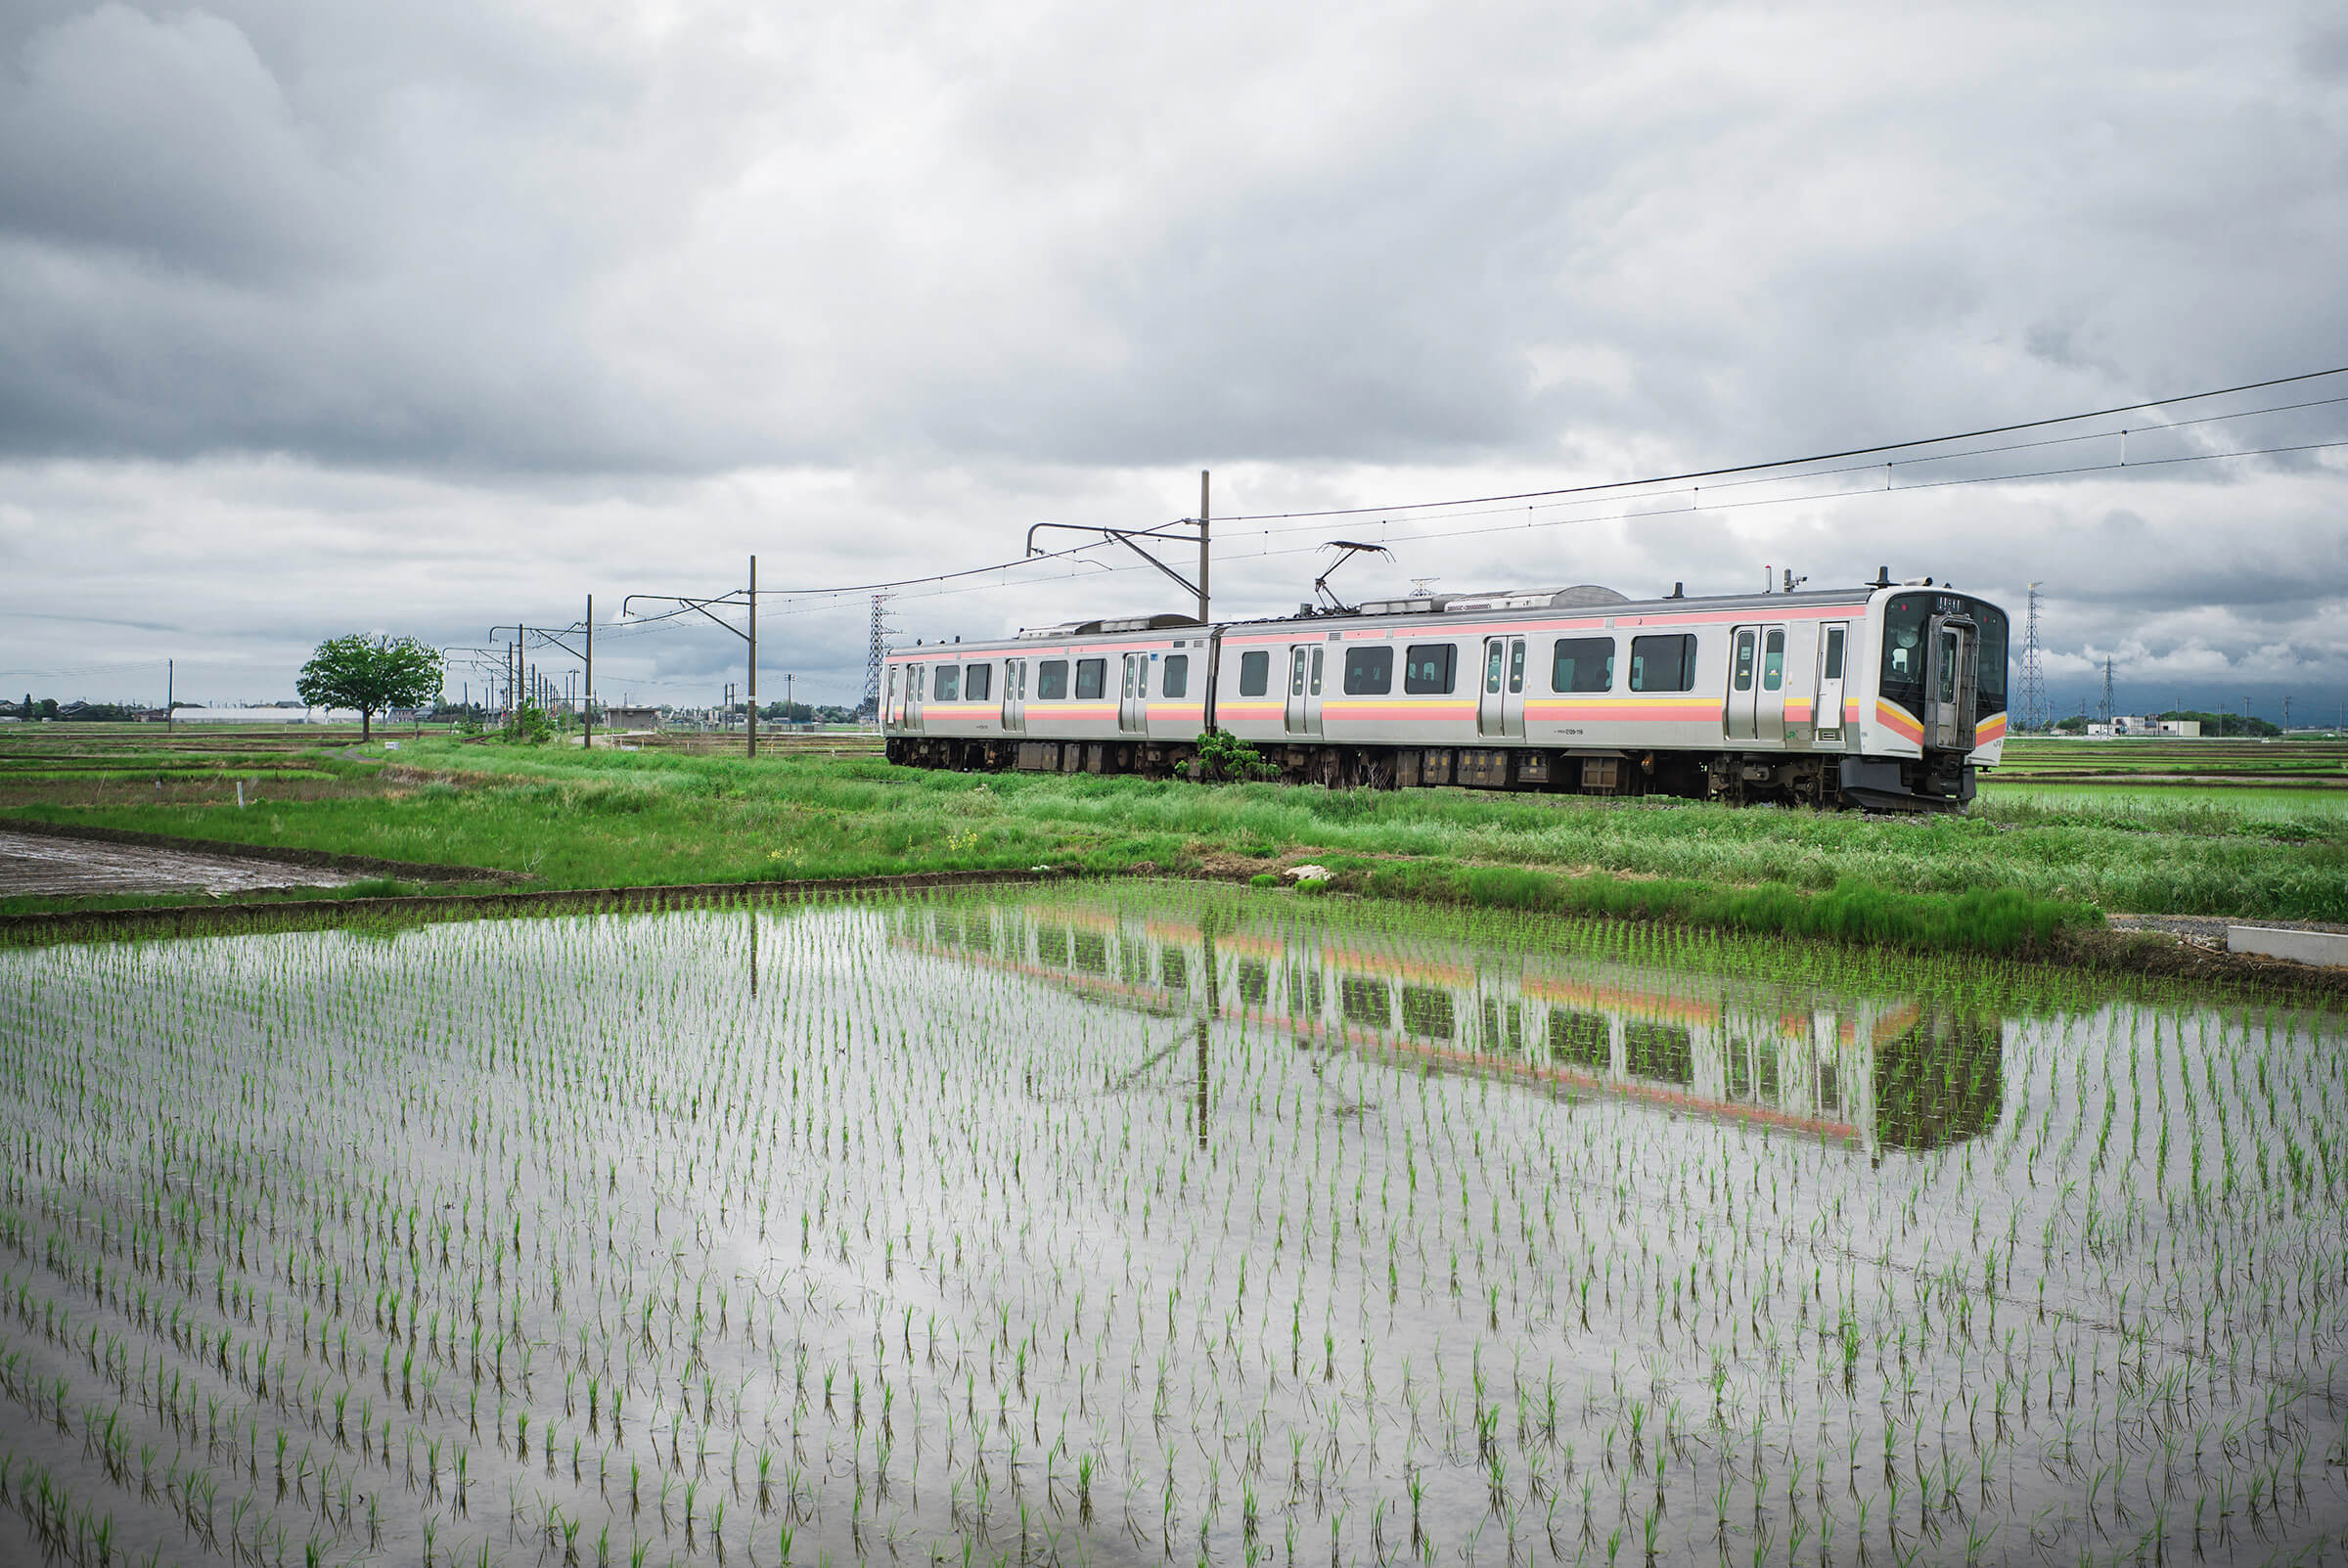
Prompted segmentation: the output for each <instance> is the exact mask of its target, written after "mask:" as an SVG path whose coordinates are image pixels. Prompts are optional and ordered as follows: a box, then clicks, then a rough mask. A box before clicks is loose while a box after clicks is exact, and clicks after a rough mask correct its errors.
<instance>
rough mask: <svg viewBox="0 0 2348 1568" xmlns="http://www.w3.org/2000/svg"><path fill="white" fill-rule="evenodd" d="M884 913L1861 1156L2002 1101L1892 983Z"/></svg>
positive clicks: (1129, 995) (1956, 1127)
mask: <svg viewBox="0 0 2348 1568" xmlns="http://www.w3.org/2000/svg"><path fill="white" fill-rule="evenodd" d="M892 919H893V921H894V924H893V926H892V932H891V935H892V940H893V941H894V942H895V943H896V944H897V945H899V946H900V947H907V948H912V949H916V950H918V951H921V952H925V953H927V954H929V955H931V956H933V957H937V958H941V959H946V960H949V961H952V962H954V963H971V964H977V965H981V966H984V967H986V968H989V969H992V970H995V971H998V972H1006V971H1008V972H1015V973H1019V974H1024V975H1027V976H1029V977H1031V978H1033V979H1034V980H1036V981H1037V982H1039V983H1042V984H1046V985H1049V986H1051V987H1052V988H1054V989H1055V990H1058V991H1061V992H1062V993H1065V994H1067V995H1070V996H1073V997H1076V998H1078V999H1080V1000H1082V1001H1085V1002H1087V1003H1090V1004H1094V1005H1097V1006H1102V1007H1109V1008H1118V1009H1120V1010H1128V1011H1140V1012H1145V1013H1150V1014H1154V1015H1157V1016H1161V1017H1162V1016H1176V1015H1182V1014H1187V1013H1192V1012H1197V1013H1198V1014H1199V1015H1200V1016H1206V1015H1208V1014H1212V1015H1214V1016H1217V1017H1220V1018H1224V1019H1228V1020H1232V1021H1235V1022H1240V1023H1243V1024H1246V1025H1251V1026H1253V1027H1256V1028H1262V1029H1269V1030H1271V1031H1273V1032H1274V1033H1275V1034H1277V1035H1280V1036H1285V1037H1287V1038H1290V1039H1292V1040H1293V1041H1294V1042H1295V1043H1296V1045H1297V1046H1299V1047H1300V1048H1306V1049H1312V1050H1323V1051H1349V1052H1354V1053H1361V1054H1366V1055H1371V1056H1376V1057H1378V1058H1382V1059H1384V1060H1387V1061H1389V1062H1416V1063H1418V1064H1420V1065H1422V1067H1424V1068H1428V1069H1441V1070H1453V1071H1472V1072H1485V1073H1494V1074H1499V1075H1502V1076H1506V1077H1511V1078H1515V1079H1518V1080H1521V1081H1523V1082H1525V1083H1526V1084H1528V1085H1538V1086H1541V1087H1543V1088H1546V1089H1549V1090H1551V1091H1552V1092H1556V1091H1560V1090H1561V1091H1565V1092H1570V1093H1585V1094H1591V1095H1599V1096H1604V1097H1607V1098H1614V1099H1618V1100H1623V1101H1627V1102H1631V1103H1645V1104H1649V1105H1654V1106H1657V1107H1661V1108H1665V1109H1669V1110H1671V1111H1675V1112H1685V1113H1689V1114H1694V1115H1701V1116H1708V1117H1713V1118H1717V1119H1720V1120H1724V1121H1731V1122H1741V1123H1746V1124H1750V1125H1755V1126H1761V1127H1779V1128H1784V1129H1787V1130H1792V1131H1801V1132H1806V1133H1810V1134H1813V1135H1816V1136H1819V1137H1823V1138H1829V1139H1839V1140H1843V1141H1845V1142H1850V1143H1853V1144H1855V1145H1858V1146H1861V1147H1865V1148H1868V1149H1870V1150H1873V1151H1877V1152H1881V1151H1897V1150H1921V1149H1932V1148H1939V1147H1942V1146H1945V1145H1947V1144H1950V1143H1954V1142H1962V1141H1964V1140H1965V1139H1968V1138H1974V1137H1978V1136H1980V1135H1981V1134H1983V1133H1985V1132H1987V1131H1989V1130H1990V1129H1992V1128H1994V1127H1995V1126H1996V1125H1997V1121H1998V1117H1999V1114H2000V1112H2001V1110H2002V1109H2003V1107H2004V1103H2005V1066H2004V1047H2005V1026H2004V1024H2003V1022H2002V1021H2001V1020H2000V1019H1998V1018H1997V1017H1995V1016H1987V1015H1981V1014H1977V1013H1973V1012H1954V1011H1950V1010H1948V1009H1946V1008H1940V1007H1938V1006H1935V1005H1932V1004H1929V1003H1924V1002H1920V1001H1918V1000H1915V999H1912V998H1902V997H1899V996H1897V995H1889V996H1870V995H1856V994H1835V993H1827V992H1823V991H1819V990H1817V989H1815V988H1812V987H1788V986H1786V985H1782V984H1772V983H1764V982H1756V981H1751V980H1743V979H1737V978H1732V977H1727V976H1722V975H1716V974H1708V973H1703V972H1700V971H1681V970H1672V969H1665V968H1655V967H1640V966H1634V965H1627V964H1617V963H1603V962H1600V961H1596V960H1586V961H1580V960H1572V959H1567V958H1565V957H1562V956H1558V955H1549V954H1527V953H1524V952H1522V951H1517V950H1513V949H1509V948H1503V947H1499V946H1489V947H1478V946H1473V945H1470V944H1467V943H1462V942H1410V943H1408V944H1407V945H1406V943H1405V942H1404V941H1402V940H1400V939H1397V938H1395V937H1393V936H1391V935H1389V934H1386V933H1378V932H1370V931H1359V930H1347V929H1341V928H1338V927H1334V926H1331V927H1320V926H1314V925H1308V924H1299V923H1292V922H1287V921H1284V920H1282V919H1280V918H1276V917H1275V916H1273V915H1272V914H1270V913H1268V912H1259V913H1254V914H1252V915H1249V916H1247V917H1246V918H1240V919H1238V920H1236V922H1235V923H1233V924H1232V925H1231V926H1230V927H1229V928H1220V927H1214V926H1211V925H1209V924H1206V923H1201V922H1200V921H1197V920H1187V921H1186V920H1182V919H1177V918H1167V917H1165V916H1162V915H1158V916H1143V915H1138V914H1130V913H1122V912H1120V911H1118V910H1116V909H1113V908H1110V907H1107V906H1106V905H1104V904H1101V903H1096V902H1089V901H1083V900H1069V901H1065V902H1043V903H1022V904H1016V905H1002V906H990V905H982V904H947V905H940V906H933V907H913V908H907V909H903V910H900V911H898V912H896V913H895V914H894V916H893V917H892ZM1210 974H1211V975H1212V984H1211V987H1210V985H1209V983H1208V980H1207V976H1208V975H1210ZM1153 1064H1154V1063H1153Z"/></svg>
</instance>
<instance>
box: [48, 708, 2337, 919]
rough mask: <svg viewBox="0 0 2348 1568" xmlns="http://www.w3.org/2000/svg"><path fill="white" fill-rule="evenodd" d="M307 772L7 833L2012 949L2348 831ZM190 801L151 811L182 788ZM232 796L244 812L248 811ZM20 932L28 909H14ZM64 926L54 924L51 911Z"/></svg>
mask: <svg viewBox="0 0 2348 1568" xmlns="http://www.w3.org/2000/svg"><path fill="white" fill-rule="evenodd" d="M306 762H307V766H310V767H313V768H318V769H321V770H324V771H329V772H333V773H335V774H337V775H338V778H337V779H336V781H335V782H334V784H332V785H329V786H326V787H325V788H323V789H322V788H321V786H319V785H316V784H309V785H303V784H294V783H288V784H280V785H276V786H272V785H270V784H263V785H262V786H261V789H260V791H259V793H260V795H261V797H262V798H260V799H258V800H257V801H256V802H255V803H254V804H251V805H250V806H248V808H247V809H244V810H239V809H238V808H237V807H236V805H235V802H234V799H233V791H232V790H230V789H227V788H222V789H220V790H218V791H217V792H216V793H214V794H212V795H210V796H209V797H206V798H195V797H193V796H192V795H191V794H182V795H181V796H180V797H179V798H168V799H164V800H162V801H161V802H159V803H158V801H156V800H155V799H153V798H151V797H150V796H147V795H143V794H142V793H141V792H140V791H137V790H132V789H120V788H117V789H110V790H108V791H107V798H104V799H92V798H91V797H90V795H89V794H88V793H86V792H85V791H84V789H83V788H81V787H80V786H76V785H68V784H65V783H64V782H60V783H59V784H58V785H57V786H56V787H57V788H58V789H59V791H60V793H59V794H58V796H57V797H56V798H54V799H49V800H37V799H26V798H24V797H23V796H22V795H20V796H18V797H17V798H16V799H13V800H12V801H10V802H9V809H10V812H11V814H13V815H21V816H34V817H39V818H42V819H45V820H48V821H55V822H85V823H97V824H103V825H105V826H109V827H114V828H124V829H138V830H144V831H149V832H160V833H170V834H178V835H183V836H186V837H191V838H200V839H210V840H215V841H222V842H231V843H256V844H272V845H283V846H294V847H301V848H310V849H318V850H324V851H328V852H332V853H340V854H357V855H367V856H373V857H377V858H379V859H384V860H397V861H409V862H426V863H433V864H442V865H465V866H475V867H489V868H496V869H500V870H505V871H510V872H517V873H522V874H528V875H530V876H532V877H534V878H535V879H536V884H537V885H539V886H543V887H553V888H582V887H614V886H641V885H652V884H658V883H700V882H724V881H757V880H796V879H800V878H812V877H845V876H867V875H877V874H895V873H907V872H926V871H946V870H964V869H985V868H1025V867H1030V866H1036V865H1049V866H1052V867H1056V868H1061V869H1066V870H1082V871H1089V872H1104V873H1106V872H1114V871H1122V870H1126V869H1128V868H1131V867H1134V866H1137V865H1142V864H1145V863H1147V864H1151V865H1155V866H1157V867H1160V868H1163V869H1166V870H1169V871H1177V872H1199V871H1205V872H1209V873H1213V874H1234V873H1242V874H1243V873H1244V872H1245V871H1248V870H1253V869H1260V868H1262V867H1268V866H1276V865H1279V864H1283V863H1293V862H1294V861H1297V860H1299V859H1307V858H1309V859H1318V860H1321V861H1323V862H1325V863H1327V864H1329V865H1331V866H1332V868H1333V869H1335V870H1336V871H1337V872H1338V873H1339V874H1340V878H1341V880H1342V882H1343V884H1344V885H1347V886H1352V887H1358V888H1361V889H1362V890H1365V891H1377V892H1384V893H1392V894H1398V895H1403V896H1415V897H1422V898H1425V897H1436V898H1442V899H1445V900H1448V901H1456V902H1461V903H1467V904H1488V905H1495V906H1504V907H1521V908H1535V909H1551V910H1559V911H1573V912H1582V913H1589V914H1602V913H1603V914H1625V915H1639V916H1645V917H1648V918H1678V919H1684V920H1689V921H1692V922H1698V923H1703V924H1711V925H1723V926H1729V927H1734V928H1739V929H1747V930H1757V931H1784V932H1787V933H1789V934H1806V935H1820V936H1833V937H1840V938H1844V939H1852V940H1866V941H1878V942H1889V943H1894V944H1898V945H1903V946H1912V947H1943V946H1958V947H1965V948H1971V949H1974V950H1985V951H2008V950H2010V949H2012V948H2014V947H2016V946H2020V945H2027V944H2029V943H2031V942H2033V941H2035V940H2041V939H2043V938H2044V937H2045V936H2046V935H2047V934H2048V933H2049V932H2051V931H2052V930H2053V929H2055V928H2056V927H2058V926H2060V925H2063V924H2065V923H2071V922H2077V921H2092V920H2093V919H2094V918H2095V914H2094V911H2095V910H2096V909H2097V908H2100V909H2108V910H2129V911H2136V912H2143V913H2169V914H2209V915H2224V916H2235V917H2250V918H2326V919H2343V918H2348V821H2344V820H2343V819H2341V818H2340V817H2338V816H2337V815H2335V814H2331V813H2307V814H2296V813H2292V814H2281V815H2278V814H2275V813H2273V812H2272V811H2266V812H2262V813H2258V814H2252V813H2247V812H2240V811H2231V810H2229V809H2227V808H2226V807H2225V806H2224V805H2222V804H2209V803H2203V802H2192V803H2187V804H2181V805H2179V806H2177V807H2174V808H2162V807H2158V806H2145V805H2142V804H2136V803H2131V804H2129V805H2127V806H2125V807H2121V808H2116V809H2110V808H2098V807H2092V806H2082V805H2070V804H2052V803H2046V802H2036V801H2030V800H2013V799H2003V800H1999V799H1992V800H1986V801H1984V802H1981V803H1978V804H1977V806H1976V809H1975V811H1974V813H1973V814H1971V815H1970V816H1967V817H1963V818H1955V817H1937V818H1918V819H1904V820H1892V821H1884V820H1869V819H1866V818H1863V817H1861V816H1858V815H1856V814H1852V813H1833V814H1829V813H1811V812H1801V811H1783V810H1743V811H1738V810H1732V809H1729V808H1725V807H1714V806H1707V805H1701V804H1695V803H1690V802H1680V801H1605V800H1596V799H1583V798H1578V797H1573V796H1532V795H1495V794H1483V793H1477V792H1472V791H1462V790H1407V791H1398V792H1393V793H1370V792H1359V791H1356V792H1336V793H1332V792H1329V791H1325V790H1319V789H1293V788H1287V787H1283V786H1280V785H1274V784H1250V785H1240V786H1227V787H1219V788H1211V789H1209V788H1201V787H1198V786H1197V785H1193V784H1177V783H1163V784H1152V783H1149V782H1145V781H1141V780H1134V779H1091V778H1072V779H1071V778H1061V777H1058V776H1035V775H1016V774H1014V775H1001V776H993V777H979V776H972V775H961V774H931V773H914V772H910V771H907V770H901V769H895V768H891V767H888V766H887V765H886V764H884V763H881V762H879V761H875V760H864V759H837V758H810V757H785V758H777V759H771V760H770V759H764V758H762V759H761V760H760V761H758V762H757V763H755V764H752V763H748V762H745V761H744V760H743V759H741V758H739V757H735V758H722V757H708V756H686V755H678V754H675V753H655V752H641V753H622V752H596V753H592V754H590V753H582V752H579V751H576V750H561V749H557V748H551V747H545V748H535V749H520V748H509V747H505V746H501V745H479V746H462V745H457V744H455V743H452V742H445V741H429V740H428V741H425V742H423V743H421V744H419V743H417V742H415V741H412V740H411V741H409V742H407V743H406V745H405V746H404V747H403V749H402V750H401V751H400V752H399V753H397V754H396V758H395V761H394V764H393V766H391V767H388V768H384V769H382V770H375V769H370V768H369V767H367V766H366V765H364V764H355V763H352V762H349V761H346V760H343V759H341V758H339V757H332V756H313V757H312V758H309V759H306ZM196 787H197V786H195V785H194V784H190V783H186V782H174V783H169V784H166V785H165V789H166V791H194V790H195V789H196ZM247 795H248V800H251V799H253V796H254V790H253V788H252V786H251V785H250V784H248V786H247ZM12 902H13V903H14V905H15V907H17V908H20V909H22V908H27V907H32V905H31V904H30V903H29V902H28V901H23V900H19V901H12ZM61 903H62V901H48V907H58V906H59V905H60V904H61Z"/></svg>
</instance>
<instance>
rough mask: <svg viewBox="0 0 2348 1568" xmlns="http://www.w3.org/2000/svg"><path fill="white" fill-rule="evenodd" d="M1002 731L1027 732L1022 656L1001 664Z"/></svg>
mask: <svg viewBox="0 0 2348 1568" xmlns="http://www.w3.org/2000/svg"><path fill="white" fill-rule="evenodd" d="M1003 733H1004V734H1005V735H1025V734H1026V733H1027V661H1026V660H1025V659H1023V658H1015V659H1010V660H1007V661H1006V662H1005V663H1004V665H1003Z"/></svg>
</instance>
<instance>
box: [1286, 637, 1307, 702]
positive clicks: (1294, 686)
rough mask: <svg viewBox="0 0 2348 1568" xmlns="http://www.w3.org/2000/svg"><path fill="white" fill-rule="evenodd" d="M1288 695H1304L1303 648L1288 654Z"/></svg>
mask: <svg viewBox="0 0 2348 1568" xmlns="http://www.w3.org/2000/svg"><path fill="white" fill-rule="evenodd" d="M1288 695H1290V696H1302V695H1304V650H1303V649H1301V648H1300V649H1297V650H1295V651H1294V652H1292V653H1290V654H1289V655H1288Z"/></svg>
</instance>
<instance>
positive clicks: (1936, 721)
mask: <svg viewBox="0 0 2348 1568" xmlns="http://www.w3.org/2000/svg"><path fill="white" fill-rule="evenodd" d="M1931 633H1932V638H1931V643H1930V645H1929V646H1930V648H1931V653H1930V656H1929V659H1928V661H1927V663H1926V665H1925V668H1924V744H1925V745H1927V746H1930V747H1932V748H1934V749H1936V750H1941V751H1970V750H1971V749H1972V748H1973V696H1974V693H1973V684H1974V681H1975V678H1976V676H1977V674H1978V672H1977V670H1976V669H1975V664H1976V662H1977V660H1976V659H1975V656H1974V648H1975V643H1976V640H1977V639H1978V638H1979V636H1980V633H1979V631H1978V629H1977V628H1975V626H1974V625H1973V622H1972V620H1971V618H1970V617H1968V616H1964V615H1935V616H1933V617H1932V621H1931Z"/></svg>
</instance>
